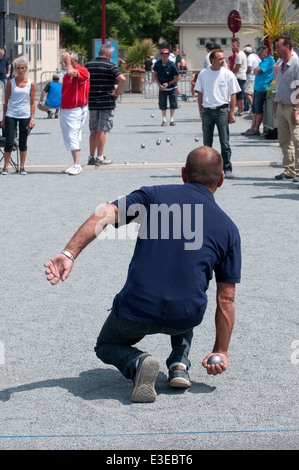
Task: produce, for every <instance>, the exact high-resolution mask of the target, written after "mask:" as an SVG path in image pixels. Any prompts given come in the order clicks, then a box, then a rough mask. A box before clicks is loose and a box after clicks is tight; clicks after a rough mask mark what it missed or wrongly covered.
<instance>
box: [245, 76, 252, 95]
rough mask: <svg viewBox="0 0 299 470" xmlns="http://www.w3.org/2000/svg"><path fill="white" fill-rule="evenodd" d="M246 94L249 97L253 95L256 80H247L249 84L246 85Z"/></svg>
mask: <svg viewBox="0 0 299 470" xmlns="http://www.w3.org/2000/svg"><path fill="white" fill-rule="evenodd" d="M244 93H247V95H253V93H254V80H247V82H246V83H245V88H244Z"/></svg>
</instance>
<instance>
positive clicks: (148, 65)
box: [143, 54, 153, 85]
mask: <svg viewBox="0 0 299 470" xmlns="http://www.w3.org/2000/svg"><path fill="white" fill-rule="evenodd" d="M143 68H144V70H145V83H148V84H149V85H151V84H152V68H153V61H152V59H151V56H150V54H148V55H147V56H146V59H145V61H144V64H143Z"/></svg>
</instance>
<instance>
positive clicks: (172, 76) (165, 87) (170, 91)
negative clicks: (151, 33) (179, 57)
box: [154, 49, 180, 126]
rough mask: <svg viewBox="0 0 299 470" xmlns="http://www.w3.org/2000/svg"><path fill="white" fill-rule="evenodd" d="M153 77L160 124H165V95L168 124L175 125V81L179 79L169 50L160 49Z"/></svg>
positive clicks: (176, 101) (176, 105)
mask: <svg viewBox="0 0 299 470" xmlns="http://www.w3.org/2000/svg"><path fill="white" fill-rule="evenodd" d="M154 77H155V81H156V82H157V85H158V87H159V108H160V109H161V111H162V124H161V125H162V126H166V124H167V121H166V110H167V97H168V98H169V107H170V125H171V126H175V122H174V113H175V110H176V109H177V107H178V99H177V82H178V81H179V79H180V75H179V71H178V69H177V67H176V65H175V64H174V63H173V62H171V61H170V60H169V50H168V49H162V51H161V59H160V60H157V62H156V63H155V65H154Z"/></svg>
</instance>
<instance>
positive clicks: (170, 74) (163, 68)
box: [154, 60, 179, 87]
mask: <svg viewBox="0 0 299 470" xmlns="http://www.w3.org/2000/svg"><path fill="white" fill-rule="evenodd" d="M154 71H155V72H157V74H158V79H159V82H160V83H161V84H163V83H169V82H171V80H173V79H174V77H176V76H177V75H179V71H178V69H177V67H176V65H175V63H174V62H171V61H170V60H169V61H168V62H167V63H166V65H163V64H162V60H157V62H155V65H154ZM174 86H175V87H177V84H175V85H174Z"/></svg>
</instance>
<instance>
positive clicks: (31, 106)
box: [1, 56, 35, 175]
mask: <svg viewBox="0 0 299 470" xmlns="http://www.w3.org/2000/svg"><path fill="white" fill-rule="evenodd" d="M13 67H14V75H15V76H14V78H12V79H11V80H9V81H8V83H7V85H6V88H5V97H4V103H3V118H2V122H1V127H2V128H5V138H6V142H5V147H4V168H3V170H2V173H1V174H2V175H7V174H8V165H9V161H10V157H11V152H12V150H13V147H14V139H15V133H16V127H17V124H18V125H19V149H20V160H21V161H20V174H21V175H26V174H27V172H26V170H25V160H26V157H27V137H28V134H29V132H30V130H31V129H32V128H33V127H34V126H35V124H34V114H35V84H34V83H33V82H32V81H31V80H30V79H29V78H28V77H27V75H26V73H27V69H28V63H27V60H26V58H25V57H23V56H21V57H18V58H17V59H15V60H14V61H13Z"/></svg>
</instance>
